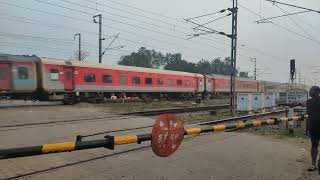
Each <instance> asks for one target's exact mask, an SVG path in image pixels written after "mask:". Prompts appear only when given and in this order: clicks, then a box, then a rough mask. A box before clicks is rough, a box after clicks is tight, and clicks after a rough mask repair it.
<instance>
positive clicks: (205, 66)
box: [118, 47, 238, 75]
mask: <svg viewBox="0 0 320 180" xmlns="http://www.w3.org/2000/svg"><path fill="white" fill-rule="evenodd" d="M118 64H120V65H126V66H137V67H147V68H161V67H163V68H164V69H166V70H174V71H184V72H191V73H199V74H207V75H210V74H222V75H230V74H231V70H232V69H231V67H230V65H231V58H230V57H226V58H225V59H224V60H221V58H220V57H218V58H215V59H213V60H211V61H210V60H205V59H201V60H200V61H199V62H197V63H193V62H188V61H187V60H184V59H182V55H181V54H180V53H174V54H171V53H166V54H165V55H164V54H163V53H161V52H157V51H155V50H153V49H152V50H149V49H147V48H145V47H141V48H139V50H138V52H132V53H131V54H130V55H126V56H122V57H121V59H120V61H118ZM237 72H238V70H236V73H237Z"/></svg>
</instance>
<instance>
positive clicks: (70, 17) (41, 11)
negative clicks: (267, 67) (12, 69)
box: [0, 2, 266, 56]
mask: <svg viewBox="0 0 320 180" xmlns="http://www.w3.org/2000/svg"><path fill="white" fill-rule="evenodd" d="M0 4H5V5H8V6H14V7H16V8H22V9H26V10H29V11H36V12H40V13H46V14H51V15H56V16H61V17H64V18H69V19H72V20H78V21H82V22H91V21H88V20H84V19H81V18H76V17H72V16H68V15H64V14H58V13H52V12H47V11H43V10H39V9H32V8H28V7H22V6H19V5H15V4H10V3H6V2H0ZM104 26H105V27H107V28H111V29H115V30H118V31H122V32H125V33H128V34H133V35H136V36H144V35H139V34H137V33H133V32H130V31H125V30H123V29H119V28H115V27H112V26H107V25H104ZM145 37H146V38H148V39H152V40H155V41H158V42H162V43H167V44H170V45H172V44H173V43H169V42H167V41H163V40H158V39H155V38H152V37H147V36H145ZM119 39H120V38H119ZM122 39H123V38H122ZM131 42H132V40H131ZM135 43H136V42H135ZM199 44H201V45H205V46H211V47H214V46H212V45H209V44H206V43H199ZM222 44H224V43H222ZM175 45H176V44H175ZM214 48H216V49H217V50H219V51H221V52H226V51H225V50H223V49H220V48H217V47H214ZM257 53H259V54H261V53H260V52H258V51H257ZM265 54H266V53H265ZM240 56H242V55H241V54H240Z"/></svg>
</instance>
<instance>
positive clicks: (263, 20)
mask: <svg viewBox="0 0 320 180" xmlns="http://www.w3.org/2000/svg"><path fill="white" fill-rule="evenodd" d="M306 12H310V11H309V10H306V11H300V12H295V13H290V14H287V13H286V14H284V15H279V16H274V17H269V18H265V19H260V20H257V21H256V22H257V23H263V22H268V21H267V20H270V19H276V18H280V17H287V16H288V17H289V16H291V15H296V14H302V13H306Z"/></svg>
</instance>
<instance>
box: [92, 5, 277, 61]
mask: <svg viewBox="0 0 320 180" xmlns="http://www.w3.org/2000/svg"><path fill="white" fill-rule="evenodd" d="M104 1H105V2H111V3H113V4H117V5H120V6H124V7H128V8H131V9H135V10H138V11H140V12H144V13H148V14H151V15H155V16H158V17H162V18H165V19H168V20H173V21H176V22H180V23H182V22H185V21H183V20H181V19H178V18H174V17H170V16H167V15H164V14H161V13H158V12H153V11H150V10H145V9H142V8H139V7H136V6H132V5H128V4H127V3H120V2H118V1H114V0H104ZM98 4H99V3H98ZM199 39H203V40H212V39H210V38H203V37H199ZM220 43H221V44H225V45H227V46H229V44H227V43H224V42H220ZM240 43H241V42H240ZM241 44H244V43H241ZM247 48H249V47H247ZM239 49H241V48H239ZM260 52H262V51H261V50H259V52H258V53H259V54H260ZM264 54H268V53H264ZM272 56H273V55H272ZM278 59H279V58H278Z"/></svg>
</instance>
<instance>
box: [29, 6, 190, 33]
mask: <svg viewBox="0 0 320 180" xmlns="http://www.w3.org/2000/svg"><path fill="white" fill-rule="evenodd" d="M34 1H37V2H41V3H45V4H51V5H52V3H48V2H47V1H42V0H34ZM59 1H62V2H65V3H69V4H73V5H77V6H80V7H84V8H88V9H91V10H96V11H100V12H103V13H106V14H111V15H113V16H117V17H121V18H124V19H128V20H131V21H136V22H139V23H143V24H147V25H151V26H155V27H157V28H161V29H168V30H171V31H175V32H180V33H185V32H183V31H177V30H176V29H174V28H168V27H164V26H160V25H157V24H154V23H150V22H146V21H141V20H139V19H136V18H131V17H127V16H123V15H119V14H115V13H112V12H110V11H105V10H102V9H96V8H93V7H90V6H86V5H83V4H80V3H75V2H72V1H68V0H59ZM59 7H60V6H59Z"/></svg>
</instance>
